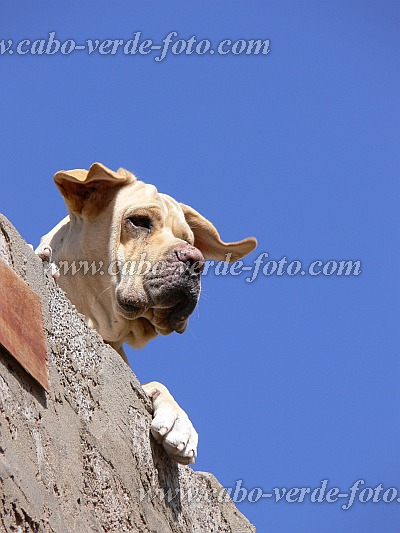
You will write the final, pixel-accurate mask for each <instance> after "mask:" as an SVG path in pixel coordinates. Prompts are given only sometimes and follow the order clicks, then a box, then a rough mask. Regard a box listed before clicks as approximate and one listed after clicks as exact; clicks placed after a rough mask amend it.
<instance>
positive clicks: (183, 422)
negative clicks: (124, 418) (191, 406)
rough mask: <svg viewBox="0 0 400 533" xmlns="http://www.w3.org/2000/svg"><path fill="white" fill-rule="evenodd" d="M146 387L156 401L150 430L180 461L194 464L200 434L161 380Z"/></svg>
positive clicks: (173, 456)
mask: <svg viewBox="0 0 400 533" xmlns="http://www.w3.org/2000/svg"><path fill="white" fill-rule="evenodd" d="M143 389H144V390H145V392H146V393H147V394H148V396H150V398H151V399H152V401H153V410H154V412H153V421H152V424H151V433H152V435H153V437H154V438H155V440H156V441H157V442H158V443H159V444H161V445H162V446H163V448H164V450H165V451H166V452H167V454H168V455H169V456H170V457H171V458H173V459H175V461H177V462H178V463H180V464H183V465H187V464H194V463H195V461H196V456H197V444H198V440H199V437H198V434H197V431H196V430H195V429H194V427H193V424H192V423H191V421H190V420H189V417H188V416H187V414H186V413H185V411H184V410H183V409H181V407H179V405H178V404H177V402H176V401H175V400H174V398H173V397H172V396H171V394H170V392H169V391H168V389H167V388H166V387H165V386H164V385H162V383H158V382H152V383H147V384H146V385H143Z"/></svg>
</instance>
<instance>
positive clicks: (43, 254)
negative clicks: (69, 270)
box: [35, 244, 60, 279]
mask: <svg viewBox="0 0 400 533" xmlns="http://www.w3.org/2000/svg"><path fill="white" fill-rule="evenodd" d="M35 254H36V255H37V256H38V257H40V259H41V260H42V261H46V262H47V263H48V264H49V265H48V267H47V271H48V272H50V274H51V275H52V276H53V278H54V279H58V278H59V277H60V270H59V268H58V266H57V265H56V264H55V263H53V262H52V260H51V259H52V256H53V251H52V249H51V247H50V246H49V245H47V244H39V246H38V247H37V248H36V250H35Z"/></svg>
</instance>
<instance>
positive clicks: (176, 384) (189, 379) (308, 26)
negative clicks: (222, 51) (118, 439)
mask: <svg viewBox="0 0 400 533" xmlns="http://www.w3.org/2000/svg"><path fill="white" fill-rule="evenodd" d="M2 5H3V9H2V15H1V20H0V40H1V39H2V38H5V39H13V40H15V41H18V40H21V39H31V40H34V39H38V38H45V37H47V35H48V34H49V32H51V31H55V32H56V36H57V38H59V39H60V40H62V41H64V40H66V39H75V40H76V41H77V42H79V43H84V42H85V41H86V40H87V39H99V40H103V39H106V38H111V39H124V40H128V39H130V38H132V35H133V32H135V31H141V32H142V35H143V38H149V39H153V41H154V42H159V43H161V41H162V39H163V38H164V37H165V36H166V35H167V34H168V33H169V32H170V31H173V30H175V31H177V32H178V34H179V37H182V38H186V39H188V38H190V37H191V36H192V35H195V36H196V37H197V38H198V39H203V38H206V39H210V40H211V42H212V44H213V45H217V44H218V42H219V41H221V40H222V39H227V38H229V39H231V40H236V39H239V38H242V39H252V38H253V39H256V38H263V39H266V38H269V39H270V40H271V52H270V53H269V54H268V55H267V56H261V55H260V56H243V55H238V56H234V55H233V54H228V55H226V56H218V55H217V54H215V55H213V56H211V55H209V54H206V55H204V56H199V55H196V54H193V55H190V56H185V55H181V56H174V55H172V54H170V55H169V56H167V57H166V59H165V60H164V61H162V62H156V61H154V54H150V55H146V56H139V55H136V56H124V55H123V54H117V55H115V56H101V55H99V54H95V53H93V54H92V55H90V56H89V55H88V54H87V53H86V52H83V51H82V52H74V53H72V54H70V55H67V56H63V55H61V54H55V55H53V56H44V55H42V56H38V55H36V56H32V55H30V54H27V55H24V56H17V55H16V54H14V55H7V54H6V55H4V56H0V72H1V84H0V95H1V123H0V146H1V153H2V157H1V170H0V175H1V184H2V188H1V202H0V209H1V211H2V212H4V213H5V214H6V215H7V216H8V217H9V218H10V220H11V221H12V222H13V223H14V225H15V226H16V227H17V228H18V230H19V231H20V233H21V234H22V235H23V237H24V238H25V239H26V240H27V241H28V242H31V243H34V244H37V243H38V242H39V239H40V237H41V235H43V234H44V233H46V232H47V231H48V230H49V229H50V228H52V227H53V226H54V225H55V224H56V223H57V222H58V221H59V220H60V219H61V218H62V217H63V216H64V215H65V207H64V204H63V201H62V198H61V196H60V195H59V193H58V191H57V189H56V187H55V186H54V184H53V181H52V176H53V174H54V172H55V171H57V170H59V169H69V168H77V167H83V168H88V167H89V165H90V164H91V163H92V162H94V161H101V162H103V163H105V164H106V165H108V166H110V167H111V168H117V167H119V166H124V167H127V168H129V169H131V170H133V171H134V172H135V173H136V174H137V175H138V176H139V177H140V178H142V179H143V180H145V181H148V182H151V183H154V184H155V185H156V186H157V187H158V188H159V190H160V191H163V192H167V193H169V194H170V195H172V196H174V197H176V198H177V199H179V200H181V201H184V202H185V203H188V204H190V205H192V206H194V207H195V208H196V209H198V210H199V211H201V212H202V213H203V214H204V215H206V216H207V217H209V218H210V219H211V220H212V221H213V222H214V223H215V224H216V226H217V227H218V228H219V230H220V233H221V235H222V237H223V238H225V239H226V240H236V239H239V238H243V237H246V236H248V235H255V236H256V237H257V238H258V241H259V248H258V252H268V253H269V255H270V257H271V258H273V259H276V260H279V259H281V258H282V257H283V256H286V257H288V258H289V259H290V260H294V259H297V260H301V261H303V263H304V264H308V263H310V262H312V261H314V260H318V259H319V260H322V261H328V260H331V259H333V260H337V261H339V260H342V259H352V260H361V262H362V274H361V275H360V276H358V277H335V276H331V277H326V276H325V277H324V276H317V277H311V276H293V277H290V276H282V277H277V276H270V277H265V276H260V277H259V278H257V280H256V281H255V282H254V283H251V284H249V283H246V281H245V277H246V276H245V275H241V276H238V277H232V276H227V277H221V276H219V277H218V276H215V275H207V276H206V277H205V279H204V280H203V287H204V292H203V296H202V299H201V302H200V305H199V308H198V311H197V312H195V313H194V316H193V317H192V319H191V323H190V328H189V330H188V331H187V332H186V334H185V335H182V336H178V335H176V334H175V335H171V336H170V337H168V338H159V339H157V340H156V341H153V342H152V343H151V344H150V345H149V346H148V347H147V348H146V349H144V350H143V351H141V352H134V351H132V350H131V351H129V359H130V361H131V364H132V366H133V369H134V370H135V372H136V373H137V375H138V376H139V379H140V380H141V381H148V380H153V379H157V380H159V381H162V382H164V383H165V384H166V385H167V386H168V387H169V388H170V389H171V391H172V392H173V394H174V395H175V397H176V398H177V399H178V401H179V402H180V403H181V404H182V406H183V407H184V408H185V409H186V410H187V411H188V413H189V414H190V416H191V418H192V420H193V421H194V423H195V425H196V427H197V429H198V431H199V433H200V448H199V457H198V462H197V464H196V465H195V468H196V469H199V470H206V471H210V472H213V473H214V474H215V475H216V476H217V478H218V479H219V480H220V482H221V483H222V484H223V485H225V486H232V485H234V483H235V480H237V479H242V480H243V485H244V486H245V487H246V488H248V489H249V490H250V489H252V488H254V487H260V488H262V489H263V490H264V491H265V492H270V491H271V490H272V489H273V488H274V487H286V488H291V487H311V488H314V487H317V486H319V485H320V482H321V480H322V479H329V487H338V488H340V489H341V491H342V492H347V491H348V489H349V487H350V486H351V485H352V484H353V483H354V482H355V481H356V480H357V479H364V480H365V482H366V485H365V486H369V487H372V488H374V487H376V486H377V485H378V484H379V483H382V484H383V486H384V487H385V488H388V487H397V488H398V490H399V491H400V476H399V447H400V431H399V427H400V420H399V403H400V401H399V400H400V398H399V396H400V385H399V381H400V379H399V370H400V361H399V329H400V328H399V272H398V265H399V260H400V254H399V244H398V235H399V224H400V216H399V207H398V202H399V188H400V182H399V167H400V161H399V159H400V158H399V153H400V150H399V105H398V95H399V94H400V87H399V85H400V84H399V61H398V56H399V44H400V43H399V18H400V17H399V12H400V9H399V3H398V2H393V3H391V2H385V1H381V2H368V1H363V2H350V1H349V2H341V1H337V2H329V1H325V2H313V1H309V2H304V1H303V2H287V1H286V2H285V1H279V2H278V1H275V2H251V1H248V2H218V3H213V2H196V3H195V2H188V3H184V2H180V3H177V2H168V3H162V2H151V3H148V2H146V3H145V2H141V3H138V2H126V3H123V2H118V1H114V2H104V3H101V2H68V3H64V4H63V5H61V4H60V3H57V2H40V3H32V2H18V3H16V4H13V5H11V4H9V3H7V4H6V3H5V2H4V1H3V2H2ZM257 255H258V253H253V254H252V255H251V256H250V257H249V258H248V260H247V264H249V265H250V264H251V262H252V261H253V260H254V259H255V258H256V257H257ZM341 503H342V502H340V501H339V502H337V503H335V504H327V503H322V504H317V503H314V504H311V503H309V502H308V501H306V502H304V503H301V504H299V503H293V504H289V503H285V502H284V501H280V502H279V503H274V502H273V501H272V500H271V499H261V500H260V501H258V502H257V503H246V502H245V503H242V504H240V505H239V508H240V510H241V511H242V512H243V513H245V514H246V515H247V517H248V518H249V519H250V520H251V521H252V522H253V523H254V524H256V525H257V527H258V531H259V532H267V531H273V532H274V533H280V532H282V533H292V532H293V533H297V532H307V533H314V532H315V533H320V532H321V531H323V532H332V533H337V532H338V531H340V532H349V533H350V532H351V533H354V532H360V533H361V532H362V533H365V532H377V531H384V532H385V533H388V532H394V531H399V525H398V524H399V520H398V516H399V503H397V502H393V503H391V504H384V503H382V502H381V503H379V504H373V503H371V502H368V503H364V504H362V503H360V502H356V503H355V504H354V506H353V507H352V508H351V509H350V510H348V511H344V510H342V509H341Z"/></svg>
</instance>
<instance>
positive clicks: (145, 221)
mask: <svg viewBox="0 0 400 533" xmlns="http://www.w3.org/2000/svg"><path fill="white" fill-rule="evenodd" d="M128 220H129V222H130V223H131V224H132V226H133V227H135V228H143V229H147V230H148V231H150V230H151V220H150V219H149V217H146V216H143V215H134V216H132V217H129V218H128Z"/></svg>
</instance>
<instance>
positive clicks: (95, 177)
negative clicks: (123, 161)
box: [54, 163, 136, 215]
mask: <svg viewBox="0 0 400 533" xmlns="http://www.w3.org/2000/svg"><path fill="white" fill-rule="evenodd" d="M135 180H136V178H135V176H134V175H133V174H131V172H128V170H125V169H123V168H119V169H118V170H117V171H116V172H114V171H113V170H110V169H109V168H107V167H106V166H104V165H102V164H101V163H93V165H92V166H91V167H90V170H89V172H88V171H87V170H83V169H81V168H78V169H76V170H60V171H59V172H57V173H56V174H55V176H54V181H55V182H56V185H57V187H58V188H59V189H60V191H61V194H62V195H63V196H64V200H65V203H66V204H67V207H68V209H69V210H70V211H71V212H73V213H76V214H81V213H84V214H86V215H94V214H97V213H99V212H100V211H101V210H102V209H103V208H104V207H105V206H106V205H108V203H109V202H110V199H111V194H113V192H115V191H114V189H115V187H118V186H121V185H125V184H127V183H133V182H134V181H135Z"/></svg>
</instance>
